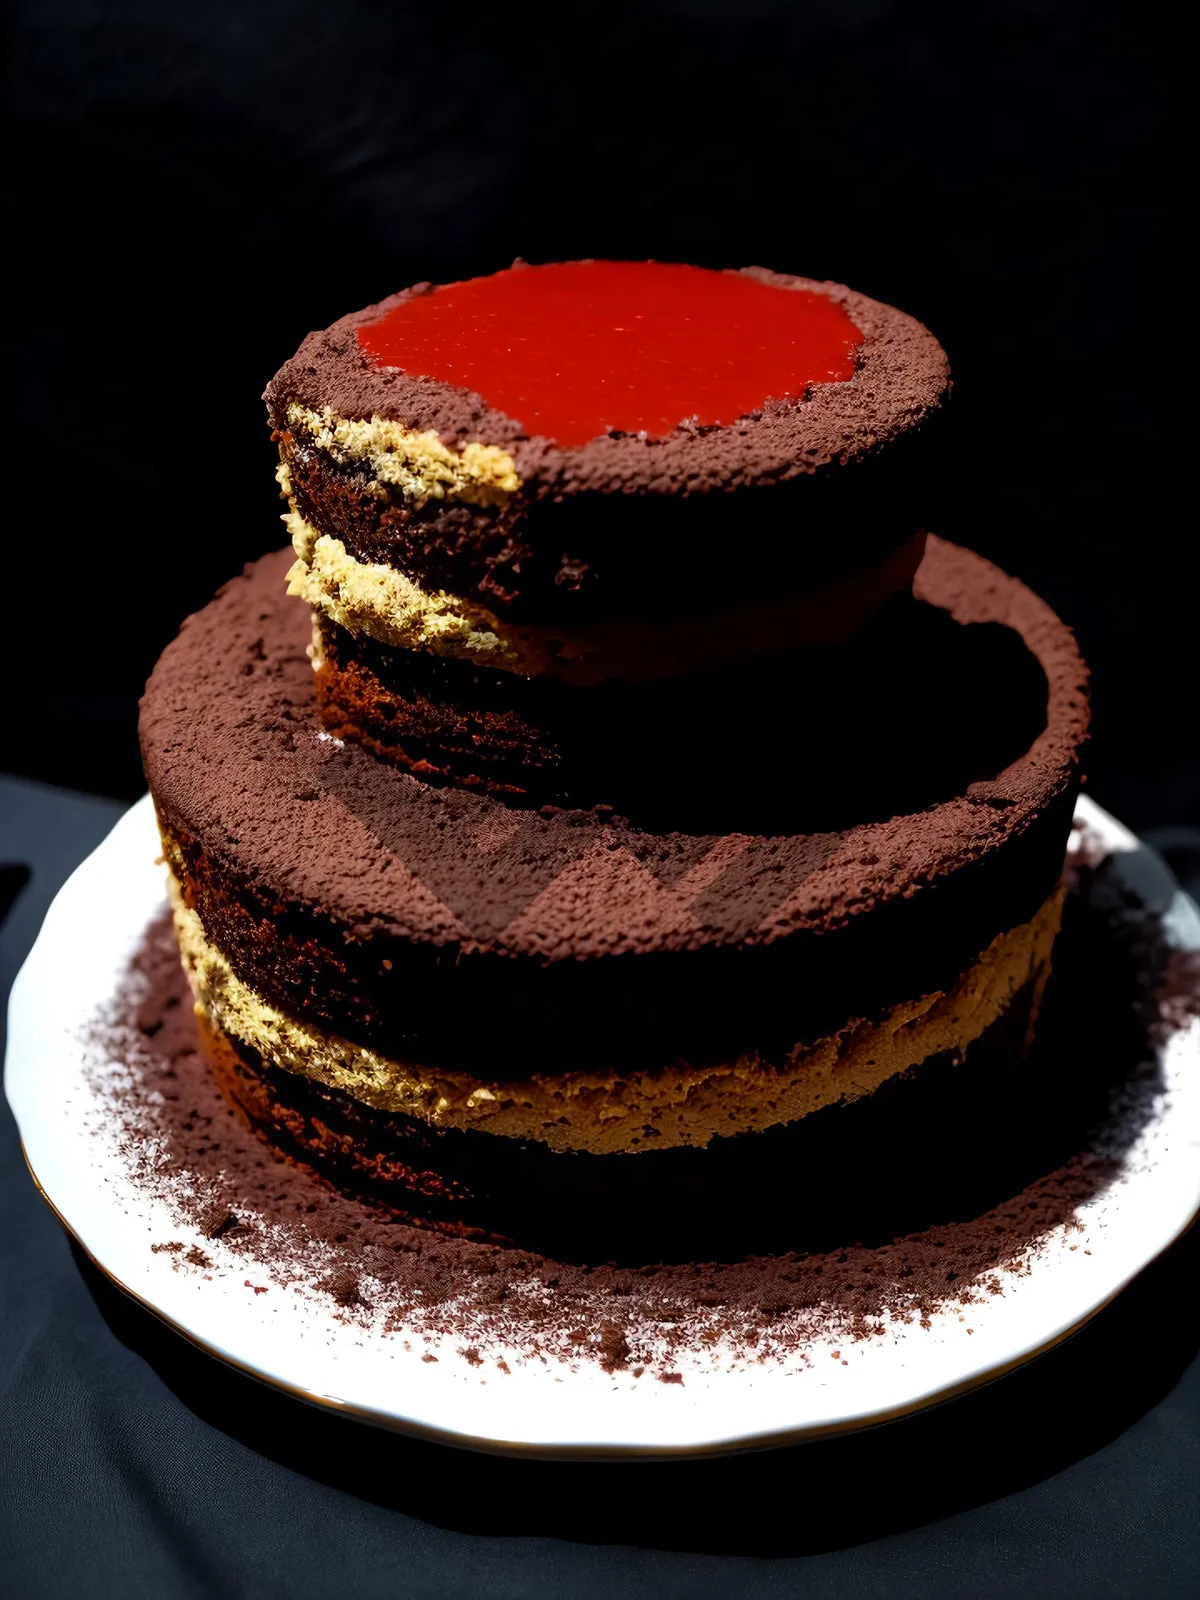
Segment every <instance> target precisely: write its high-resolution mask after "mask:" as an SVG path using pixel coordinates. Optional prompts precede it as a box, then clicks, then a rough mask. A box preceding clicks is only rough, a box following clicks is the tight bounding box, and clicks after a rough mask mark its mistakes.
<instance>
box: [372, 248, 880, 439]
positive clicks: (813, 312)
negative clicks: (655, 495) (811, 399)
mask: <svg viewBox="0 0 1200 1600" xmlns="http://www.w3.org/2000/svg"><path fill="white" fill-rule="evenodd" d="M358 340H359V344H360V346H361V347H362V349H363V350H364V351H365V352H366V354H367V355H368V356H370V357H372V358H373V359H374V361H375V362H376V363H377V364H378V365H379V366H384V367H401V368H403V369H404V371H406V372H409V373H412V374H413V375H414V376H421V377H427V378H436V379H438V380H439V381H440V382H442V383H449V384H454V385H455V386H456V387H458V388H461V389H470V390H472V391H474V392H475V393H477V394H479V395H481V396H482V397H483V399H484V400H485V401H486V402H487V404H488V405H489V406H491V407H493V408H495V409H496V410H498V411H503V412H505V413H506V415H508V416H510V417H512V418H513V419H514V420H516V421H517V422H519V423H520V424H521V426H522V427H523V428H524V429H525V431H526V432H527V433H528V434H530V435H540V436H541V437H543V438H548V439H554V440H556V441H557V443H558V444H560V445H563V446H572V445H581V444H586V443H587V442H588V440H589V439H595V438H598V437H599V436H600V435H601V434H604V433H606V432H608V431H609V430H610V429H613V430H615V431H618V432H621V433H647V434H652V435H661V434H665V433H670V432H671V431H672V430H673V429H674V428H675V427H676V426H677V425H678V424H679V423H680V422H684V421H687V420H690V419H694V420H695V421H697V422H699V423H707V424H714V423H730V422H734V421H736V420H737V418H738V417H744V416H746V415H747V414H748V413H749V412H751V411H757V410H759V409H760V407H761V406H762V404H763V402H764V401H765V400H768V399H771V400H785V399H798V398H799V397H800V396H802V395H803V393H804V390H805V387H806V386H807V385H808V384H810V383H837V382H845V380H846V379H848V378H850V377H852V376H853V373H854V353H855V350H856V349H857V347H858V346H859V345H860V344H861V342H862V335H861V334H860V333H859V331H858V329H857V328H856V327H855V326H854V324H853V323H852V322H851V321H850V318H849V317H848V316H847V315H846V313H845V312H844V311H843V310H842V308H841V306H839V305H837V304H836V302H834V301H833V300H830V299H829V298H828V297H827V296H826V295H823V294H813V293H810V292H809V291H808V290H804V289H781V288H776V287H775V286H774V285H772V284H767V283H760V282H758V281H757V279H754V278H747V277H743V276H742V275H741V274H740V273H737V272H712V271H709V270H708V269H706V268H704V267H686V266H676V265H671V264H667V263H661V262H656V261H566V262H560V263H558V264H556V265H552V266H546V267H511V268H509V269H508V271H506V272H497V273H494V274H493V275H492V276H491V277H487V278H468V279H466V280H465V281H464V282H463V283H448V284H444V285H442V286H440V287H439V288H436V289H433V290H431V291H430V292H429V293H428V294H422V295H414V296H413V297H412V298H411V299H409V300H403V301H401V302H400V304H399V305H397V306H394V307H393V308H392V310H391V311H389V312H388V313H387V314H386V315H385V316H383V317H381V318H380V319H379V320H378V321H377V322H371V323H366V324H364V325H363V326H361V327H360V328H359V329H358Z"/></svg>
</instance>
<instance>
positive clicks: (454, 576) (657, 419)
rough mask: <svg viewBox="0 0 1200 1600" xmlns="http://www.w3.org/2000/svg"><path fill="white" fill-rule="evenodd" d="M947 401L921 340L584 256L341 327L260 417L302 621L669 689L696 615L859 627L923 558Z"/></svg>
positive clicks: (799, 628) (777, 283)
mask: <svg viewBox="0 0 1200 1600" xmlns="http://www.w3.org/2000/svg"><path fill="white" fill-rule="evenodd" d="M949 387H950V381H949V368H948V365H947V362H946V358H945V355H944V353H943V352H942V350H941V347H940V346H939V345H938V343H937V341H936V340H935V339H934V338H933V336H932V335H931V334H930V333H929V332H928V331H927V330H926V329H925V328H924V327H922V326H921V324H920V323H918V322H916V321H914V320H913V319H912V318H911V317H908V316H905V315H904V314H903V313H902V312H899V311H896V310H894V309H892V308H891V307H889V306H884V305H881V304H879V303H878V302H877V301H874V300H870V299H868V298H866V297H865V296H863V295H859V294H855V293H854V292H853V291H852V290H850V289H846V288H843V287H842V286H840V285H837V284H831V283H817V282H813V281H810V280H807V279H803V278H794V277H785V276H782V275H780V274H776V273H771V272H767V271H764V270H761V269H759V268H748V269H746V270H745V271H743V272H713V271H708V270H705V269H701V268H698V267H688V266H675V265H665V264H659V263H654V262H603V261H578V262H567V263H562V264H558V265H551V266H543V267H530V266H524V265H517V266H515V267H513V268H511V269H509V270H508V271H505V272H499V273H496V274H494V275H493V276H491V277H486V278H475V279H470V280H468V281H466V282H463V283H453V284H446V285H441V286H437V287H434V286H431V285H428V284H423V285H419V286H417V287H416V288H414V289H409V290H406V291H404V292H403V293H401V294H398V295H394V296H392V297H391V298H389V299H387V300H385V301H383V302H381V303H380V304H379V305H376V306H370V307H368V308H367V309H366V310H364V311H359V312H356V313H354V314H353V315H351V316H347V317H343V318H342V319H341V320H340V321H338V322H336V323H334V324H333V326H332V327H331V328H328V329H326V330H324V331H323V332H319V333H313V334H310V335H309V337H308V338H307V339H306V340H305V341H304V343H303V344H302V345H301V347H300V349H299V351H298V352H297V354H296V355H295V356H294V357H293V358H292V359H291V360H290V361H288V362H287V363H286V364H285V365H284V366H283V367H282V368H281V370H280V371H279V373H278V374H277V375H276V376H275V377H274V378H273V379H272V381H271V383H270V385H269V386H268V389H267V392H266V397H265V398H266V401H267V406H268V410H269V414H270V420H271V423H272V426H273V428H274V430H275V432H276V436H277V439H278V442H279V446H280V454H281V457H282V464H281V469H280V474H281V482H282V484H283V487H284V490H285V493H287V494H288V496H289V498H290V500H291V506H292V510H291V513H290V516H289V521H290V523H291V531H292V534H293V539H294V542H295V544H296V548H297V551H298V553H299V555H300V558H301V563H300V567H301V570H300V571H299V572H298V573H297V574H296V576H295V579H294V582H295V584H296V587H297V588H298V590H299V592H300V593H302V594H304V595H305V597H306V598H308V599H309V600H310V602H311V603H312V604H313V605H314V607H315V608H316V609H317V610H318V611H320V612H322V613H324V615H325V616H326V617H327V618H328V619H329V620H331V621H332V622H334V623H335V624H336V625H338V626H340V627H343V628H345V629H347V630H348V631H349V632H351V633H354V634H356V635H358V636H360V637H361V636H367V637H370V638H373V639H375V640H376V641H378V642H381V643H383V644H385V645H391V646H393V647H399V648H404V649H417V650H423V651H426V652H428V653H430V654H433V655H439V656H450V657H458V658H460V659H468V660H471V661H472V662H474V663H475V664H476V665H479V666H487V667H490V668H495V669H498V670H502V671H503V670H507V671H512V672H517V673H519V674H521V675H523V676H526V677H529V676H536V675H539V674H542V673H549V674H551V675H554V676H562V677H567V678H572V679H584V680H587V679H592V680H594V679H595V678H603V677H606V676H610V675H616V676H636V675H637V674H636V672H630V671H629V670H628V668H629V658H630V656H631V654H640V655H641V656H642V657H647V656H650V657H654V656H657V658H658V659H664V658H670V667H671V670H678V668H679V667H680V666H683V667H684V668H685V669H686V668H687V667H688V666H690V665H692V663H691V662H690V661H688V660H686V659H681V656H682V657H686V656H687V655H688V650H689V645H690V643H691V642H692V641H690V640H689V638H688V637H687V629H686V621H687V619H688V618H690V617H694V616H696V615H697V614H701V615H703V616H705V617H706V618H708V619H712V618H713V617H715V616H722V615H725V614H726V613H728V614H729V621H730V626H729V627H728V628H726V630H725V636H726V638H727V639H728V638H729V637H731V636H732V634H733V633H735V632H738V631H741V632H744V633H749V634H753V635H754V637H755V639H756V646H755V648H756V649H761V648H762V645H763V643H764V629H765V641H766V642H767V643H768V644H769V643H770V640H771V638H772V637H773V636H774V635H776V634H777V635H778V638H779V640H780V642H786V643H787V644H788V645H789V646H790V645H794V644H795V643H796V642H809V641H811V642H816V643H822V642H827V641H829V640H832V639H837V638H842V637H846V636H847V635H848V634H849V633H852V632H853V631H855V629H856V628H857V627H858V626H859V625H860V624H861V623H862V622H863V621H864V620H866V618H867V617H868V616H869V615H870V614H872V613H873V611H874V610H876V609H877V608H878V606H879V605H880V604H882V602H883V601H884V600H885V599H886V598H887V597H888V596H889V595H890V594H892V593H894V592H895V591H896V590H897V589H900V588H903V587H906V586H907V584H908V583H909V581H910V580H911V575H912V572H913V570H915V567H916V564H917V561H918V560H919V555H920V534H921V531H922V530H923V529H924V527H925V526H926V523H927V521H928V520H929V514H930V513H929V505H930V498H931V493H932V491H933V490H934V489H936V485H937V472H936V469H935V466H934V463H933V461H932V459H931V453H932V451H933V450H934V449H935V448H936V439H937V435H938V433H939V432H940V429H939V428H938V427H936V426H931V424H932V423H934V422H935V421H936V418H937V414H938V413H939V412H941V411H942V409H943V407H944V405H945V401H946V398H947V395H948V392H949ZM792 597H796V599H797V603H798V606H799V609H798V610H797V609H796V608H795V607H793V608H792V609H791V610H789V609H788V605H789V601H790V599H791V598H792ZM814 597H819V600H820V603H819V604H815V605H814V604H813V603H812V602H813V599H814ZM748 607H749V608H750V611H749V613H748V612H747V608H748ZM739 608H740V611H739ZM735 612H737V613H738V618H740V623H741V624H749V627H748V628H746V627H744V626H742V627H740V628H739V627H737V626H735V622H736V621H737V619H735V618H734V616H733V613H735ZM756 612H761V614H755V613H756ZM630 618H640V619H643V620H646V619H649V621H650V623H651V624H652V632H654V630H657V632H655V636H654V638H652V639H650V640H641V642H640V644H639V643H636V642H635V643H632V644H631V635H630V632H629V629H628V627H627V626H625V624H626V623H627V622H628V619H630ZM613 619H618V620H619V621H620V622H621V627H620V628H616V627H612V626H610V624H611V623H612V621H613ZM681 619H682V622H681ZM664 629H666V630H668V632H669V633H670V637H669V639H667V641H666V643H665V644H664V640H663V639H660V638H658V636H657V633H658V632H662V631H663V630H664ZM672 629H673V631H671V630H672ZM698 637H699V647H700V648H706V647H707V646H706V644H705V641H706V640H707V641H711V639H712V638H713V637H714V636H713V634H712V632H711V630H708V631H707V632H704V633H702V634H701V635H699V636H698Z"/></svg>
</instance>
